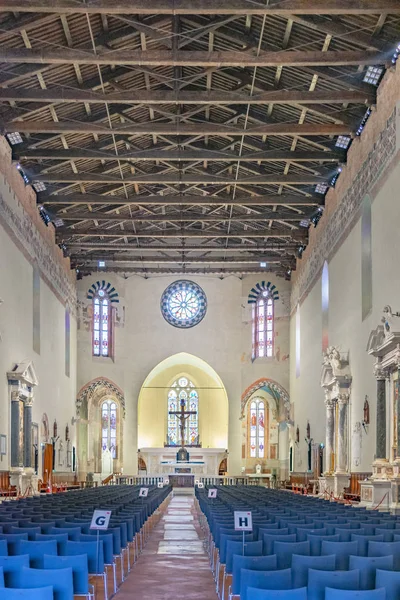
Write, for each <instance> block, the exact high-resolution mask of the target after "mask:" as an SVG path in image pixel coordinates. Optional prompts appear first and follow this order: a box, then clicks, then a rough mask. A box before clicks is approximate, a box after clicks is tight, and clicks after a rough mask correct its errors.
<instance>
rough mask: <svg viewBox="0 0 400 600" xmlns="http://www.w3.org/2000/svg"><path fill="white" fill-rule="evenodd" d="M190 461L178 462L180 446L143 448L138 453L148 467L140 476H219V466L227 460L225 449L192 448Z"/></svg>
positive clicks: (190, 449) (140, 459) (189, 448)
mask: <svg viewBox="0 0 400 600" xmlns="http://www.w3.org/2000/svg"><path fill="white" fill-rule="evenodd" d="M185 450H186V451H187V452H188V453H189V460H188V461H179V460H177V453H178V451H179V447H178V446H172V447H169V448H142V449H141V450H139V452H138V457H139V462H140V463H141V464H142V465H143V464H144V465H145V466H146V470H145V472H143V471H142V472H141V473H140V475H148V476H152V475H168V476H169V475H172V474H190V475H203V476H204V475H209V476H217V475H219V466H220V464H221V462H222V461H223V460H224V459H225V458H227V452H226V450H225V449H224V448H191V447H187V448H185Z"/></svg>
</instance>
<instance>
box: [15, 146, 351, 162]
mask: <svg viewBox="0 0 400 600" xmlns="http://www.w3.org/2000/svg"><path fill="white" fill-rule="evenodd" d="M13 159H14V160H17V161H22V160H29V161H31V160H51V161H58V160H61V161H69V160H86V159H88V160H105V161H115V160H124V161H126V160H134V161H156V160H161V161H164V160H167V161H171V162H176V161H203V160H208V161H218V162H229V163H230V162H237V161H238V160H240V162H277V161H286V160H290V161H292V162H345V160H346V154H345V152H339V151H331V152H328V151H327V152H324V151H319V150H316V151H313V150H310V151H298V152H291V151H290V150H276V149H271V150H266V151H263V152H247V153H246V154H243V155H242V156H240V157H239V156H238V154H235V153H234V152H227V151H218V150H207V149H204V150H200V149H199V150H197V149H192V148H188V149H187V150H157V149H151V150H138V151H132V152H121V153H120V154H119V155H118V156H116V154H115V152H112V151H111V150H108V151H101V150H86V149H85V148H81V149H76V148H74V149H72V150H70V149H67V150H54V149H53V148H51V149H46V148H42V149H40V150H29V149H28V150H23V151H21V152H19V151H18V147H17V146H15V147H14V148H13Z"/></svg>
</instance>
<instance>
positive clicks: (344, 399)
mask: <svg viewBox="0 0 400 600" xmlns="http://www.w3.org/2000/svg"><path fill="white" fill-rule="evenodd" d="M349 400H350V394H339V395H338V397H337V402H338V404H339V405H341V406H345V405H346V404H348V403H349Z"/></svg>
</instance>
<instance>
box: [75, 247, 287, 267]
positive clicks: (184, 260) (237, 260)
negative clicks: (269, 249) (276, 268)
mask: <svg viewBox="0 0 400 600" xmlns="http://www.w3.org/2000/svg"><path fill="white" fill-rule="evenodd" d="M182 252H184V250H182ZM221 252H224V250H223V249H222V248H221ZM70 258H71V260H73V261H74V262H76V263H79V261H80V260H82V259H83V260H84V261H85V266H89V265H90V264H93V266H96V267H97V264H96V263H95V261H97V260H105V261H106V265H107V266H110V265H109V263H110V262H111V263H114V264H115V263H116V264H127V265H132V264H135V263H146V264H149V263H157V264H163V263H164V264H165V263H166V264H172V263H178V264H205V265H207V264H218V263H224V264H226V265H227V266H229V265H230V264H249V263H259V262H260V260H263V261H266V262H269V263H281V262H282V261H286V262H290V261H291V260H292V257H291V256H286V257H285V256H277V255H276V254H275V255H267V256H264V255H263V256H262V257H260V256H243V257H237V256H226V257H223V256H221V257H217V256H187V255H186V253H185V256H184V257H182V256H145V257H141V256H125V255H124V254H121V255H119V254H113V255H111V256H107V257H104V255H99V256H98V258H97V257H94V256H91V255H88V256H85V257H82V256H80V255H79V254H73V255H72V256H70Z"/></svg>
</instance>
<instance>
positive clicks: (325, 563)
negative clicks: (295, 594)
mask: <svg viewBox="0 0 400 600" xmlns="http://www.w3.org/2000/svg"><path fill="white" fill-rule="evenodd" d="M335 565H336V556H335V555H334V554H332V555H330V556H304V555H300V554H293V556H292V585H293V587H294V588H301V587H304V586H307V585H308V569H314V570H315V569H317V570H320V571H334V570H335Z"/></svg>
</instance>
